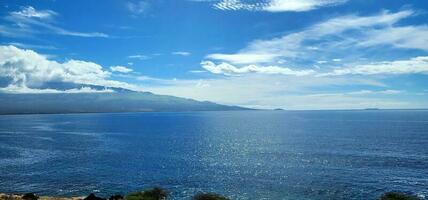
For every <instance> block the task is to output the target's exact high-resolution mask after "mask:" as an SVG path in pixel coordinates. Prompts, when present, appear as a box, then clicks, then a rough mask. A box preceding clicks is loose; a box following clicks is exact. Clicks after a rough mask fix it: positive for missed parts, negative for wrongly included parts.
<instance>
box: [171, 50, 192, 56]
mask: <svg viewBox="0 0 428 200" xmlns="http://www.w3.org/2000/svg"><path fill="white" fill-rule="evenodd" d="M172 54H173V55H179V56H190V54H191V53H190V52H187V51H176V52H172Z"/></svg>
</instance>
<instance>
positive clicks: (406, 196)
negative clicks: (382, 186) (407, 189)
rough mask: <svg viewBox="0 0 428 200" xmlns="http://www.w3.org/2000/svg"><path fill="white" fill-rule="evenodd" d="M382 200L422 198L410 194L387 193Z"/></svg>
mask: <svg viewBox="0 0 428 200" xmlns="http://www.w3.org/2000/svg"><path fill="white" fill-rule="evenodd" d="M380 200H421V198H419V197H417V196H414V195H410V194H404V193H398V192H387V193H385V194H383V195H382V196H381V197H380Z"/></svg>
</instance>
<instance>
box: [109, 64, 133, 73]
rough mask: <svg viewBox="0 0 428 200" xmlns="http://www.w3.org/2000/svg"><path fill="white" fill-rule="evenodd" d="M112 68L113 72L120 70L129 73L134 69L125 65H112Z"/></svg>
mask: <svg viewBox="0 0 428 200" xmlns="http://www.w3.org/2000/svg"><path fill="white" fill-rule="evenodd" d="M110 70H111V71H113V72H120V73H129V72H132V71H133V70H132V69H130V68H127V67H124V66H111V67H110Z"/></svg>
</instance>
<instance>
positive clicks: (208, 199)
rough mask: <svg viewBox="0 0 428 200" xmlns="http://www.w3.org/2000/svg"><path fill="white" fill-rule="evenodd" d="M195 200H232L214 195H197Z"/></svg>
mask: <svg viewBox="0 0 428 200" xmlns="http://www.w3.org/2000/svg"><path fill="white" fill-rule="evenodd" d="M193 200H230V199H229V198H226V197H223V196H220V195H218V194H214V193H205V194H197V195H196V196H194V197H193Z"/></svg>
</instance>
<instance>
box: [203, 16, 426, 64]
mask: <svg viewBox="0 0 428 200" xmlns="http://www.w3.org/2000/svg"><path fill="white" fill-rule="evenodd" d="M412 15H414V12H413V11H412V10H403V11H399V12H395V13H391V12H388V11H383V12H381V13H380V14H377V15H372V16H357V15H347V16H341V17H336V18H333V19H329V20H326V21H324V22H320V23H317V24H314V25H312V26H310V27H308V28H306V29H304V30H302V31H299V32H294V33H289V34H286V35H284V36H282V37H277V38H273V39H268V40H254V41H252V42H250V43H249V45H247V46H246V47H245V48H243V49H241V50H239V51H238V52H237V53H234V54H222V53H216V54H209V55H207V58H210V59H214V60H221V61H227V62H231V63H234V64H256V63H274V62H276V61H277V60H281V59H284V60H286V59H300V60H307V61H313V60H315V59H319V58H322V59H326V60H327V59H329V60H333V59H337V57H333V56H343V58H342V60H343V61H346V56H348V57H349V56H358V55H355V54H349V53H347V52H349V51H353V50H356V49H358V48H360V49H359V50H358V51H357V52H359V53H364V51H363V50H361V49H362V48H366V47H368V46H375V45H378V44H379V43H382V44H393V45H394V46H396V47H405V48H413V49H425V48H426V47H425V46H426V45H425V46H424V45H423V44H425V43H426V40H428V34H426V30H425V28H424V26H399V27H397V26H395V24H396V23H397V22H398V21H400V20H402V19H404V18H407V17H410V16H412ZM391 29H393V30H395V31H396V32H399V33H400V34H399V33H395V34H394V33H393V32H391V33H389V34H390V36H389V37H385V38H384V39H383V40H379V42H375V41H376V38H378V37H379V38H381V37H383V36H382V35H385V34H386V35H388V33H387V32H388V30H391ZM403 29H406V30H407V29H411V30H412V31H413V33H411V35H412V36H414V37H407V35H405V34H403V33H406V32H409V31H398V30H403ZM409 34H410V33H409ZM388 38H389V39H388ZM308 42H310V43H311V44H310V45H308V44H307V43H308ZM362 45H364V46H362ZM382 51H385V48H383V49H382ZM354 52H355V51H354Z"/></svg>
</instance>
